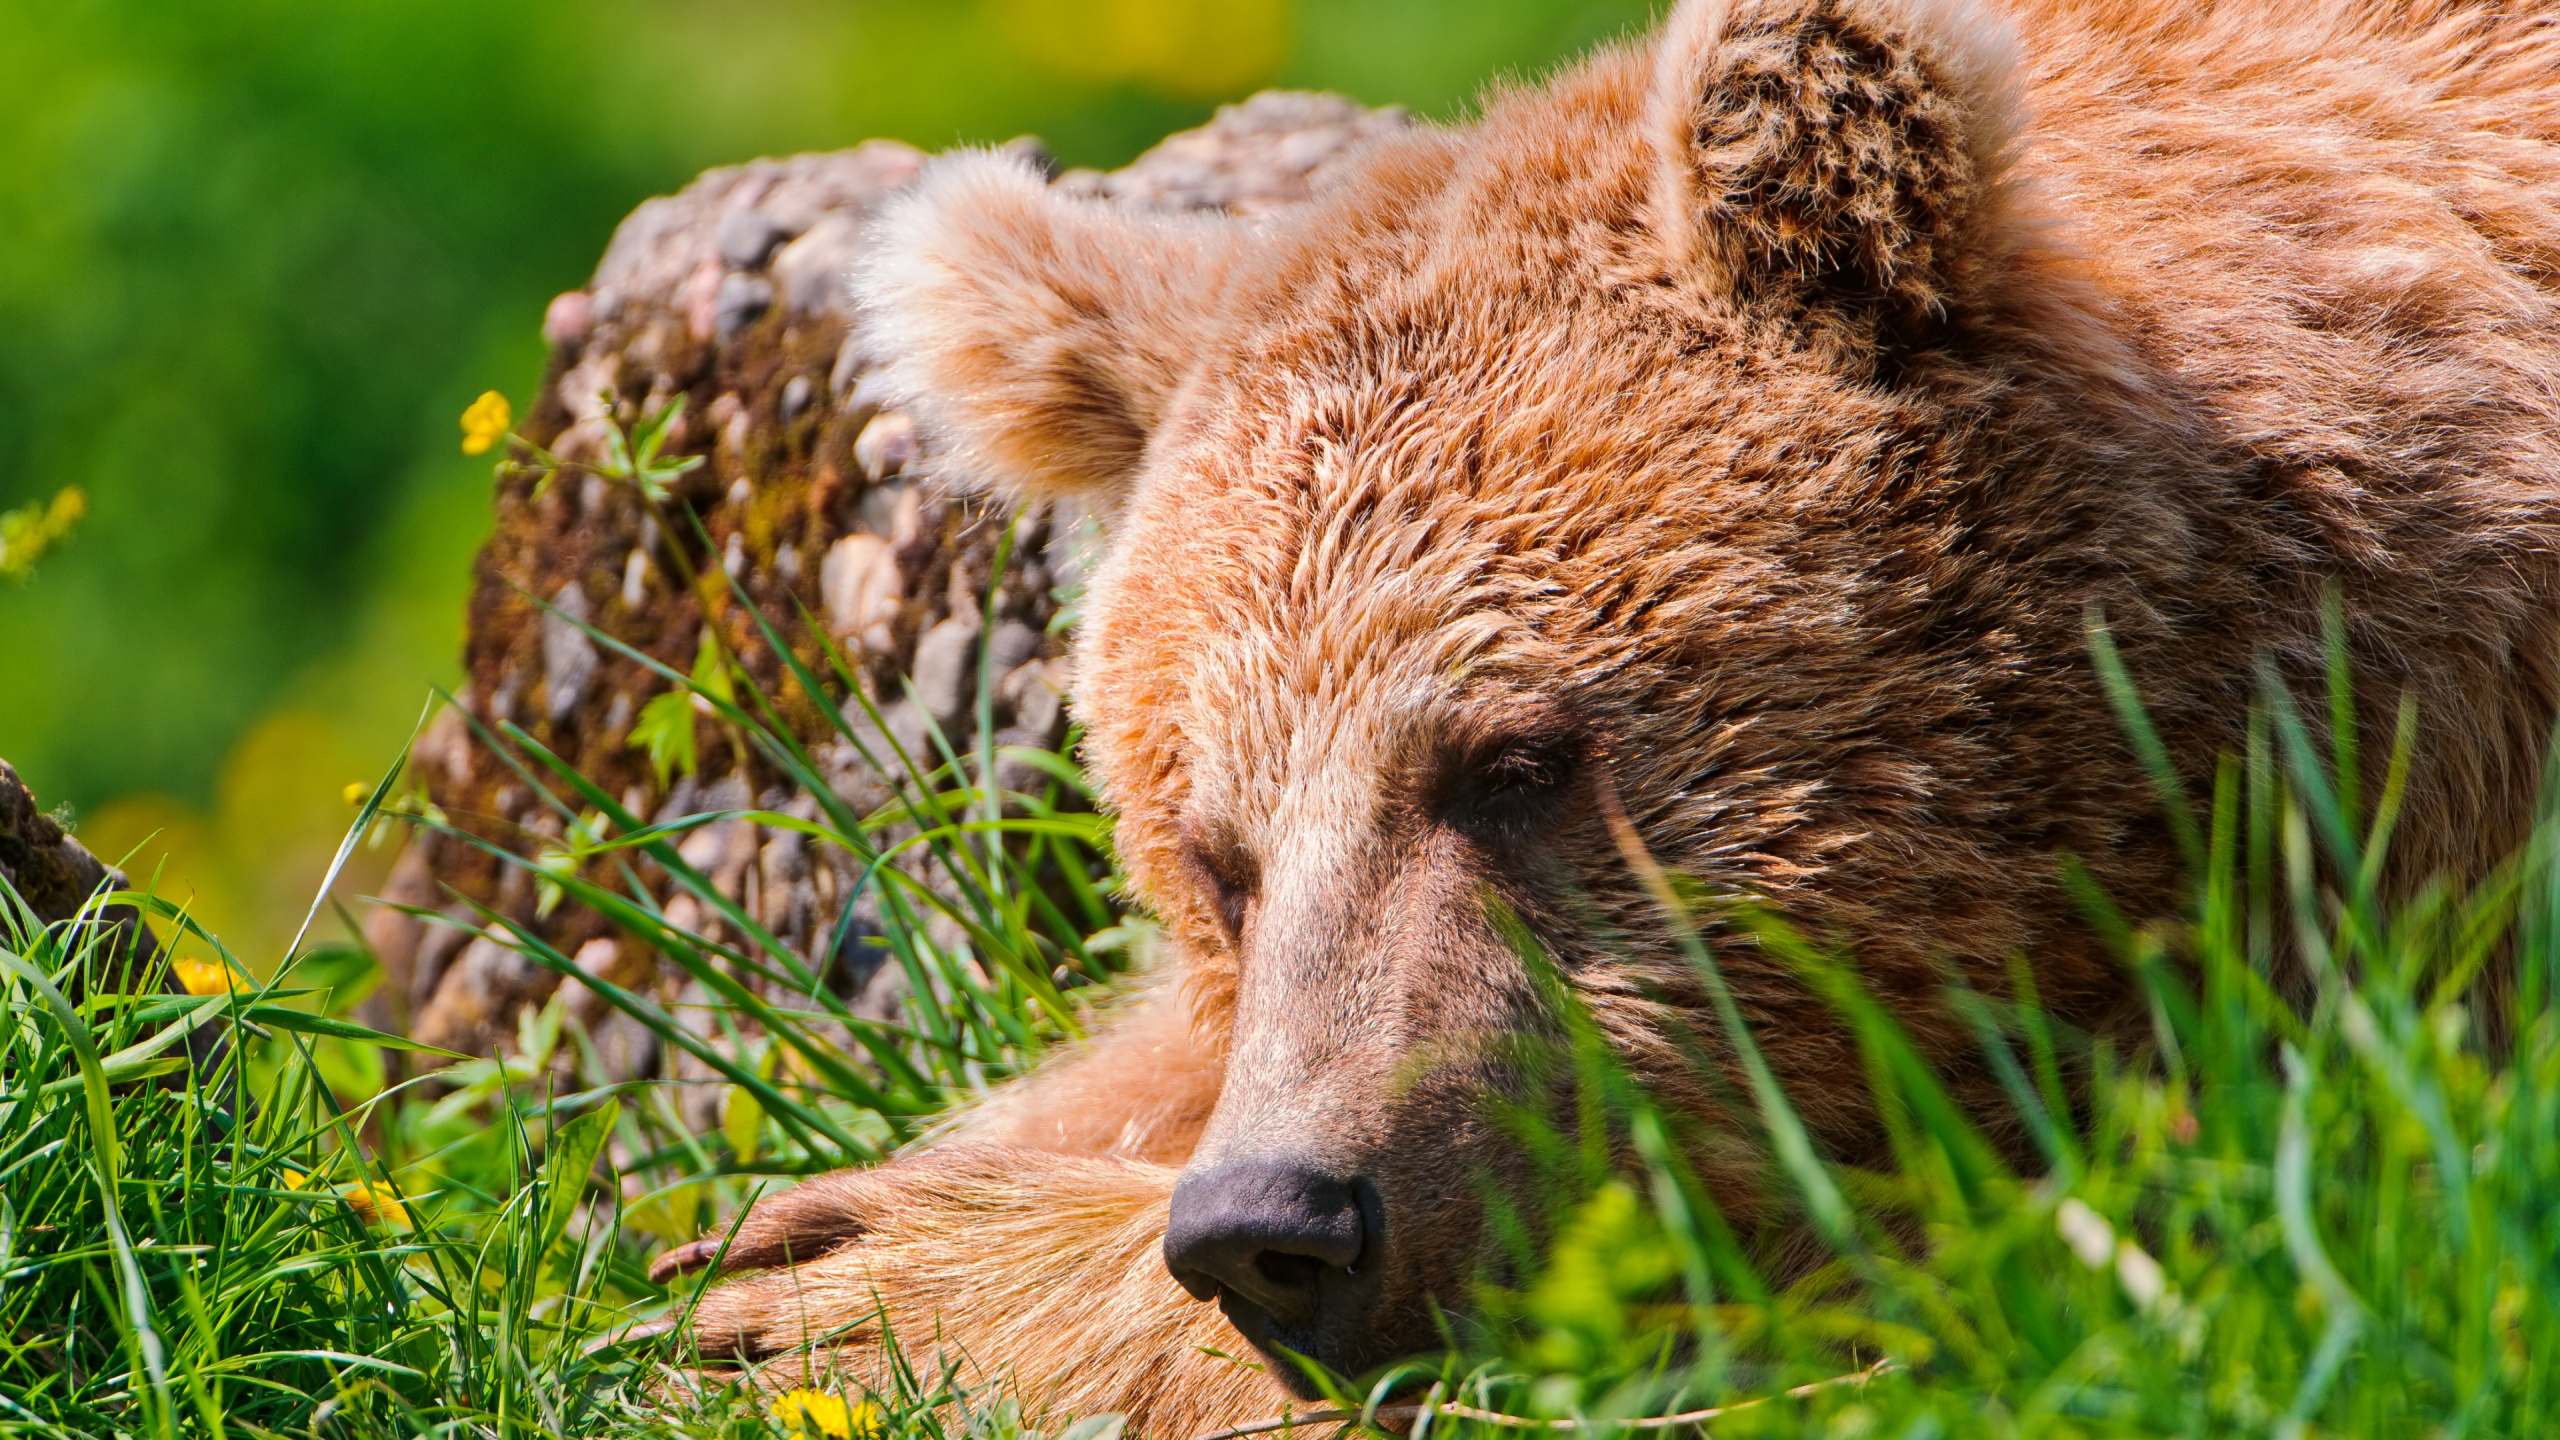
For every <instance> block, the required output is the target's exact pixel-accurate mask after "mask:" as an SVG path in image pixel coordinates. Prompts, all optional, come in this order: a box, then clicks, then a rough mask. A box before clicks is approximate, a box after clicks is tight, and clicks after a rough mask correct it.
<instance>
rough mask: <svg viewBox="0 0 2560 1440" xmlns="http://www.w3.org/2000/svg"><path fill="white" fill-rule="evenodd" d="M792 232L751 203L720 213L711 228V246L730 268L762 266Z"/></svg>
mask: <svg viewBox="0 0 2560 1440" xmlns="http://www.w3.org/2000/svg"><path fill="white" fill-rule="evenodd" d="M790 238H791V232H790V231H789V230H787V229H785V228H784V226H783V224H782V222H781V221H779V220H777V219H775V218H774V217H773V216H771V215H768V214H766V213H765V212H764V211H762V210H759V209H756V208H755V207H754V206H752V205H750V206H745V207H742V208H740V209H736V210H732V211H730V212H728V213H727V214H725V215H723V216H721V217H720V223H719V225H718V226H717V227H715V228H714V229H713V231H712V240H711V245H712V248H713V249H715V250H717V251H719V252H720V263H721V264H723V265H726V266H728V267H729V268H730V269H732V270H761V269H763V268H764V262H765V261H766V260H767V259H769V258H770V257H771V256H772V255H773V252H774V251H775V250H776V249H777V248H779V247H780V246H781V245H782V243H783V242H784V241H786V240H788V239H790Z"/></svg>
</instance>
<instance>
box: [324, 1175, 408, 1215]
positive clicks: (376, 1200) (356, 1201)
mask: <svg viewBox="0 0 2560 1440" xmlns="http://www.w3.org/2000/svg"><path fill="white" fill-rule="evenodd" d="M340 1198H342V1199H344V1200H345V1201H346V1202H347V1208H348V1209H350V1210H353V1211H354V1212H356V1218H357V1219H359V1220H362V1221H363V1222H365V1223H366V1224H368V1225H406V1224H408V1223H409V1207H408V1206H407V1205H405V1204H403V1203H401V1196H400V1192H399V1191H398V1190H396V1189H393V1188H392V1187H391V1186H389V1185H385V1184H383V1183H381V1182H379V1181H376V1182H374V1183H373V1184H370V1185H359V1186H357V1187H356V1188H354V1189H353V1190H350V1191H348V1192H347V1193H346V1194H345V1195H344V1196H342V1197H340Z"/></svg>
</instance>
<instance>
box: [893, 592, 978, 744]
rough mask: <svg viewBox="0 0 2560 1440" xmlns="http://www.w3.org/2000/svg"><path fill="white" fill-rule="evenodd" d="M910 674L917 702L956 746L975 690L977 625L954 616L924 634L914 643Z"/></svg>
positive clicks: (968, 619)
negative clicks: (912, 665) (914, 658)
mask: <svg viewBox="0 0 2560 1440" xmlns="http://www.w3.org/2000/svg"><path fill="white" fill-rule="evenodd" d="M909 674H910V677H911V679H912V680H913V682H914V685H915V696H916V703H917V704H919V705H921V706H923V707H924V712H925V713H926V714H927V715H930V716H932V717H933V721H934V723H935V724H937V725H939V726H941V727H942V729H943V732H944V734H945V735H946V736H948V737H951V738H952V739H953V741H954V743H955V744H956V743H957V737H958V735H959V733H960V732H961V730H962V729H963V728H964V725H963V722H964V721H965V720H966V719H967V718H968V714H969V702H970V701H971V700H972V699H974V698H976V696H977V691H978V685H977V681H978V626H977V622H976V621H975V620H974V619H970V618H967V617H964V616H961V615H954V616H952V617H951V618H950V619H948V620H945V621H943V622H942V623H940V624H938V625H936V626H934V627H933V628H932V629H930V630H927V631H926V632H924V634H923V636H922V637H921V638H919V639H918V640H917V641H916V661H915V666H914V668H913V669H912V670H911V671H910V672H909Z"/></svg>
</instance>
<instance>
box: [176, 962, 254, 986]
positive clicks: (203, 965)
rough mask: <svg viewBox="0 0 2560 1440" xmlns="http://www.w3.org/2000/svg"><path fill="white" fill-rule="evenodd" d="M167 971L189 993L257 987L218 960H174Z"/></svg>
mask: <svg viewBox="0 0 2560 1440" xmlns="http://www.w3.org/2000/svg"><path fill="white" fill-rule="evenodd" d="M169 973H171V974H173V975H175V976H177V977H178V983H179V984H181V985H184V986H185V987H187V993H188V994H190V995H220V994H222V993H223V992H224V991H227V990H251V989H255V988H257V987H255V986H253V985H251V984H250V983H249V980H248V977H246V976H244V975H242V974H241V973H240V972H239V971H237V970H234V969H232V968H231V967H230V966H228V965H225V964H223V963H222V962H221V961H219V960H193V959H188V960H176V961H172V962H170V965H169Z"/></svg>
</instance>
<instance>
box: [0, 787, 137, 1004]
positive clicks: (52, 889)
mask: <svg viewBox="0 0 2560 1440" xmlns="http://www.w3.org/2000/svg"><path fill="white" fill-rule="evenodd" d="M0 881H6V882H7V883H8V886H9V888H10V889H12V890H14V891H16V892H17V895H18V898H19V899H20V900H22V901H24V902H25V903H26V906H27V908H28V909H29V910H32V911H34V912H35V917H36V919H37V920H38V921H39V922H41V923H43V924H46V925H53V924H58V923H60V922H62V921H65V920H70V919H74V918H76V917H78V916H79V915H80V914H81V913H82V911H83V909H84V908H86V907H87V906H88V905H89V902H90V901H91V900H92V899H93V898H94V897H96V895H97V894H98V892H99V891H101V890H121V889H123V888H125V877H124V874H123V872H122V871H119V870H117V869H116V868H115V867H113V866H111V865H108V864H107V863H105V862H104V861H102V860H100V859H99V858H98V857H97V856H95V855H92V854H90V853H89V851H88V848H87V847H85V846H83V845H82V844H81V843H80V842H79V841H77V840H74V839H72V838H71V837H70V836H69V835H67V834H65V833H63V829H62V827H61V826H60V825H59V824H57V823H55V821H54V819H53V817H52V816H50V815H48V814H46V813H45V812H44V811H43V810H40V809H38V808H37V806H36V801H35V797H34V796H33V795H31V794H29V793H28V791H27V787H26V784H25V782H23V781H21V780H20V779H19V778H18V772H17V771H16V770H15V769H13V768H11V767H10V765H9V763H8V762H7V761H5V760H0ZM90 914H91V922H92V923H95V924H99V925H105V926H110V927H113V928H114V930H115V931H117V932H118V933H117V935H116V937H115V939H114V940H113V942H112V949H111V950H110V951H109V954H110V956H111V958H110V960H109V968H110V972H111V973H114V974H124V973H130V972H131V971H133V970H136V969H148V968H149V967H150V965H151V964H152V962H153V961H154V960H156V959H157V958H158V957H159V953H160V951H159V946H158V943H157V942H156V941H155V940H153V938H152V935H151V931H150V929H149V928H148V927H147V926H145V925H143V924H142V922H141V917H140V915H139V914H138V913H137V912H136V911H135V910H134V908H133V907H132V906H130V905H108V906H100V907H98V908H97V909H95V910H94V911H91V912H90ZM111 983H114V984H115V985H117V987H118V988H121V987H122V981H121V980H116V981H113V982H111Z"/></svg>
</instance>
